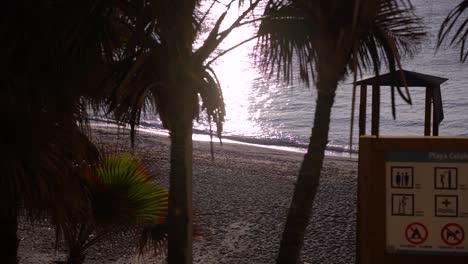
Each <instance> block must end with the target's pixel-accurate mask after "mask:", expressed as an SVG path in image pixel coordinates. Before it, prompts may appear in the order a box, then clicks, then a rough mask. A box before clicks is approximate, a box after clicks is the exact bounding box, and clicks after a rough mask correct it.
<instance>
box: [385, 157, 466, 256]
mask: <svg viewBox="0 0 468 264" xmlns="http://www.w3.org/2000/svg"><path fill="white" fill-rule="evenodd" d="M385 156H386V157H385V166H386V168H385V169H386V180H387V182H388V183H389V184H388V185H387V187H386V205H387V206H386V207H387V210H386V211H387V215H386V251H387V253H390V254H433V255H437V254H450V255H468V241H467V240H465V229H466V228H468V151H467V152H462V151H453V152H446V151H417V152H412V151H404V152H399V151H396V152H395V151H388V152H386V154H385Z"/></svg>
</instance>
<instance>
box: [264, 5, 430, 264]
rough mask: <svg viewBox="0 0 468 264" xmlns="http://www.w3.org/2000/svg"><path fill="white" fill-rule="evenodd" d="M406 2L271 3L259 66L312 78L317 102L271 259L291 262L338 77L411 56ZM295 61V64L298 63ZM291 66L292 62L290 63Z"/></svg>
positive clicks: (412, 28) (414, 30) (412, 24)
mask: <svg viewBox="0 0 468 264" xmlns="http://www.w3.org/2000/svg"><path fill="white" fill-rule="evenodd" d="M410 7H411V6H410V3H406V2H405V1H398V0H380V1H377V0H355V1H339V0H336V1H335V0H326V1H322V0H290V1H286V0H271V1H269V2H268V4H267V8H266V11H265V18H264V20H263V21H262V23H261V26H260V28H259V34H260V35H261V39H260V42H259V46H258V48H259V50H260V52H261V55H262V56H261V58H262V61H261V62H262V65H263V67H264V69H265V70H267V71H272V72H273V73H274V72H276V73H277V74H278V75H280V76H282V77H283V78H285V79H286V80H287V81H290V80H292V78H293V73H294V71H293V67H297V68H298V70H299V76H298V78H299V79H300V80H301V81H303V82H305V83H306V84H308V83H309V74H311V75H312V77H313V78H314V80H315V87H316V89H317V99H316V106H315V117H314V125H313V128H312V133H311V136H310V143H309V146H308V149H307V153H306V154H305V156H304V159H303V162H302V165H301V168H300V171H299V176H298V180H297V184H296V185H295V190H294V196H293V198H292V202H291V205H290V208H289V212H288V216H287V221H286V226H285V229H284V232H283V236H282V240H281V245H280V251H279V255H278V259H277V263H281V264H286V263H287V264H292V263H297V262H298V258H299V253H300V249H301V248H302V244H303V239H304V234H305V230H306V227H307V225H308V222H309V219H310V216H311V213H312V211H311V209H312V203H313V201H314V198H315V194H316V193H317V188H318V186H319V180H320V171H321V169H322V164H323V159H324V152H325V148H326V145H327V142H328V130H329V124H330V114H331V109H332V106H333V102H334V99H335V94H336V88H337V85H338V83H339V81H340V80H342V79H343V78H344V77H345V76H346V75H347V74H348V73H354V76H355V78H356V73H357V72H359V71H361V70H366V69H371V70H373V71H374V73H375V74H377V75H378V74H379V72H380V69H381V64H380V60H381V59H385V60H386V62H387V66H388V67H389V68H390V70H391V71H395V68H396V67H397V66H398V67H399V59H400V52H406V53H409V54H411V53H412V52H413V51H414V44H419V41H420V39H421V37H422V36H423V35H424V33H423V31H422V29H421V27H420V26H419V24H418V20H417V19H416V17H415V16H414V15H413V13H412V12H411V11H410ZM296 61H297V62H296ZM293 63H297V65H295V64H293Z"/></svg>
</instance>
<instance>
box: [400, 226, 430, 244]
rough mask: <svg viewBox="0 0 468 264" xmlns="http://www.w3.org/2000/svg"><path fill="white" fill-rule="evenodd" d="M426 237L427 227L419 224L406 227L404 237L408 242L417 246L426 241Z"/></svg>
mask: <svg viewBox="0 0 468 264" xmlns="http://www.w3.org/2000/svg"><path fill="white" fill-rule="evenodd" d="M427 236H428V231H427V227H426V226H425V225H423V224H421V223H417V222H414V223H411V224H409V225H408V226H407V227H406V230H405V237H406V240H407V241H408V242H410V243H411V244H414V245H419V244H422V243H424V241H426V239H427Z"/></svg>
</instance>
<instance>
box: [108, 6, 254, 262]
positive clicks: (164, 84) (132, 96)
mask: <svg viewBox="0 0 468 264" xmlns="http://www.w3.org/2000/svg"><path fill="white" fill-rule="evenodd" d="M200 2H201V1H198V0H184V1H173V0H153V1H151V2H150V3H151V5H152V7H153V9H152V10H153V14H152V15H154V18H155V21H156V22H155V23H154V24H153V26H152V27H150V30H151V31H152V35H150V41H149V43H150V45H148V47H147V48H145V49H142V50H140V52H139V55H138V56H137V59H136V62H135V63H134V64H133V65H132V68H131V69H130V70H129V71H128V74H127V75H125V76H123V79H122V81H121V82H120V83H121V85H119V86H118V87H117V88H116V89H114V90H113V97H112V104H110V106H109V111H111V112H113V113H115V117H116V119H117V120H119V121H120V122H122V123H130V125H131V127H132V137H133V134H134V128H135V126H136V125H137V124H138V121H139V118H140V114H141V112H142V110H143V109H144V107H145V106H146V103H147V102H149V103H150V104H151V105H152V106H153V108H154V110H156V112H157V113H158V114H159V116H160V118H161V121H162V123H163V126H164V127H165V128H167V129H168V130H169V131H170V140H171V148H170V152H171V154H170V155H171V161H170V162H171V170H170V189H169V216H168V224H169V227H168V262H169V263H192V234H193V231H192V122H193V120H194V119H196V118H198V116H199V114H200V112H201V111H205V112H206V114H207V116H208V119H209V121H210V123H211V121H213V122H214V123H215V124H216V126H217V131H218V133H220V132H221V129H222V122H223V120H224V114H225V110H224V104H223V98H222V93H221V88H220V84H219V82H218V80H217V78H216V74H215V72H214V71H213V69H212V68H211V67H210V63H211V62H212V60H213V59H216V58H212V60H209V59H210V56H212V55H213V52H214V51H215V50H216V49H217V47H218V46H219V45H220V43H221V42H222V41H223V40H224V39H225V38H226V37H227V36H228V35H229V34H230V33H231V32H232V30H234V29H235V28H237V27H240V26H242V25H244V23H248V22H246V18H247V17H248V15H249V14H250V13H251V12H252V10H254V9H255V8H256V7H257V6H258V4H259V3H260V0H255V1H249V4H248V5H246V7H245V8H244V9H242V12H240V14H239V16H238V17H237V18H236V19H235V20H234V22H232V23H231V24H230V25H228V26H226V27H224V28H223V27H222V24H223V22H225V18H226V16H227V14H228V12H229V10H230V9H231V7H232V6H235V5H234V3H236V2H238V3H239V6H242V4H243V2H244V1H236V0H231V1H225V2H226V3H225V5H224V6H225V12H223V13H222V14H221V16H220V17H219V18H218V20H217V21H216V22H215V23H214V24H213V26H212V28H209V30H210V31H209V34H208V36H207V37H206V39H204V41H203V43H202V44H201V45H200V46H198V47H196V48H195V45H194V44H195V41H196V39H197V36H199V35H200V34H201V33H202V30H201V29H202V27H203V26H207V25H204V24H203V22H204V19H205V17H206V15H207V13H209V12H210V10H211V7H212V6H213V5H215V4H220V2H219V1H213V2H212V5H211V7H209V8H208V9H207V10H205V11H204V12H202V11H201V9H200ZM221 4H222V3H221ZM147 28H148V27H147ZM251 39H253V37H252V38H250V39H246V40H245V41H243V42H241V43H239V44H242V43H244V42H246V41H248V40H251ZM235 47H237V45H235V46H234V47H232V48H235ZM228 50H230V49H228ZM135 84H137V85H135ZM199 99H201V103H202V104H201V107H200V105H199ZM218 135H219V134H218Z"/></svg>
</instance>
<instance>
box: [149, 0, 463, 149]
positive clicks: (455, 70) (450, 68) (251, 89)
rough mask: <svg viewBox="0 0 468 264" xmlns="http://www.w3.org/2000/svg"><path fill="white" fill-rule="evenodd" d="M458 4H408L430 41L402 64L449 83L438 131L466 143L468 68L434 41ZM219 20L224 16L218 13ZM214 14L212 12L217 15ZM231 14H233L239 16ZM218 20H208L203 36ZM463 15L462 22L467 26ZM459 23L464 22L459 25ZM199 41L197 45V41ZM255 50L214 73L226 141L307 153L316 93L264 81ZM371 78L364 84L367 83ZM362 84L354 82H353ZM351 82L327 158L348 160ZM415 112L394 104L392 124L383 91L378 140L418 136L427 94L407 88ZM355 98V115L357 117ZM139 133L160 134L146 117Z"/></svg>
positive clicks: (336, 110)
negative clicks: (223, 108) (221, 99)
mask: <svg viewBox="0 0 468 264" xmlns="http://www.w3.org/2000/svg"><path fill="white" fill-rule="evenodd" d="M459 1H460V0H444V1H439V0H413V1H412V3H413V5H414V7H415V12H416V14H418V15H419V16H421V17H422V19H423V22H424V25H425V26H426V30H427V32H428V35H427V37H426V39H425V41H424V43H423V45H422V46H421V49H420V52H419V53H418V54H417V55H416V56H415V57H413V58H409V59H405V60H404V61H403V64H402V65H403V68H404V69H406V70H410V71H417V72H421V73H424V74H430V75H436V76H440V77H444V78H447V79H449V80H448V81H447V82H445V83H444V84H442V86H441V91H442V99H443V107H444V112H445V119H444V120H443V121H442V123H441V125H440V132H439V133H440V135H442V136H468V122H467V121H468V78H467V77H468V63H465V64H461V63H460V62H459V60H458V56H459V48H453V47H445V46H444V47H442V48H441V49H439V50H438V51H437V52H436V49H435V47H436V37H437V32H438V29H439V26H440V25H441V23H442V20H443V19H444V18H445V16H446V15H447V14H448V12H449V11H450V9H451V8H453V7H454V6H455V5H456V4H458V2H459ZM217 8H218V9H219V11H217V12H218V14H219V13H220V12H222V10H223V8H222V7H221V6H218V7H217ZM214 10H216V7H215V9H214ZM236 12H237V11H236V9H235V8H234V13H235V14H237V13H236ZM216 16H217V14H216V12H215V14H213V15H211V16H209V17H208V19H207V28H209V26H210V23H211V24H212V23H214V21H215V18H216ZM467 16H468V14H465V18H466V17H467ZM462 20H463V18H462ZM254 32H255V25H250V26H248V27H244V28H242V29H240V30H237V31H234V32H233V33H232V34H231V36H230V37H229V38H228V39H226V41H225V42H224V43H223V45H222V46H221V48H220V50H218V52H220V51H222V50H225V49H228V48H229V47H231V46H233V45H235V44H236V43H238V42H239V41H241V40H244V39H246V38H248V36H251V35H252V34H253V33H254ZM202 39H203V36H201V37H200V39H199V41H202ZM254 46H255V42H249V43H247V44H245V45H243V46H241V47H239V48H237V49H235V50H232V51H231V52H229V53H227V54H226V55H224V56H222V57H221V58H219V59H217V60H216V62H215V64H214V66H213V68H214V69H215V71H216V73H217V75H218V78H219V80H220V82H221V85H222V89H223V94H224V99H225V103H226V112H227V116H226V121H225V124H224V131H223V137H225V138H228V139H232V140H235V141H239V142H249V143H255V144H259V145H268V146H279V147H287V148H290V149H294V150H299V151H305V149H304V148H305V147H306V146H307V144H308V139H309V137H310V132H311V128H312V126H313V117H314V107H315V98H316V91H315V87H314V86H311V87H305V86H303V85H301V84H299V83H293V84H290V85H286V84H285V83H282V82H278V81H277V80H275V79H270V78H269V77H268V76H267V75H265V74H262V72H261V71H260V70H259V69H258V67H257V66H256V65H255V62H254V56H255V54H254V50H253V47H254ZM370 76H371V74H369V75H364V76H362V77H363V78H365V77H370ZM358 79H359V78H358ZM351 83H352V76H349V77H348V78H347V79H345V80H343V81H342V82H341V83H340V85H339V87H338V90H337V96H336V100H335V104H334V107H333V112H332V120H331V126H330V133H329V140H330V142H329V146H328V150H329V151H328V152H327V154H329V155H348V154H347V153H348V151H349V145H348V144H349V133H350V120H351V96H352V84H351ZM410 92H411V97H412V99H413V104H412V105H407V104H406V103H404V102H403V101H402V100H401V99H400V98H398V96H397V100H396V103H397V105H396V106H397V119H396V120H393V118H392V115H391V106H390V93H389V89H385V87H383V89H382V95H381V100H382V104H381V121H380V133H381V135H423V131H424V95H425V92H424V88H419V87H415V88H410ZM370 95H371V89H368V102H369V105H368V113H367V115H368V116H367V120H368V125H367V128H368V131H367V133H370V130H369V129H370V107H371V106H370V101H371V97H370ZM358 98H359V90H358V92H357V103H356V109H358V104H359V103H358ZM357 122H358V112H357V111H356V113H355V127H354V133H353V147H352V148H353V149H354V150H356V149H357V142H358V127H357V124H358V123H357ZM141 126H142V128H145V129H148V130H151V131H162V128H161V124H160V122H159V120H158V118H157V116H156V115H154V114H152V113H147V115H146V116H145V117H144V118H143V119H142V122H141ZM194 127H195V133H196V134H198V135H206V134H207V133H208V124H207V123H206V120H205V119H204V118H201V120H200V121H199V122H195V123H194Z"/></svg>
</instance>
